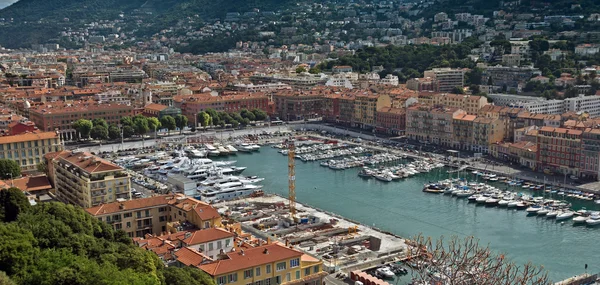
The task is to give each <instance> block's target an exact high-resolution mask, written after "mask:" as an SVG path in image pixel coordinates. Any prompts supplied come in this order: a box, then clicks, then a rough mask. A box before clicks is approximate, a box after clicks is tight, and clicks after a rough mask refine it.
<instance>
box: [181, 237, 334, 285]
mask: <svg viewBox="0 0 600 285" xmlns="http://www.w3.org/2000/svg"><path fill="white" fill-rule="evenodd" d="M175 255H177V252H176V253H175ZM221 258H222V259H219V260H216V261H214V262H209V263H204V264H200V263H195V262H188V261H185V260H183V262H182V260H180V259H179V258H178V261H180V262H182V263H183V264H187V265H189V264H194V263H195V264H198V265H196V266H197V267H198V268H200V269H201V270H203V271H204V272H206V273H208V274H209V275H210V276H211V277H212V278H214V280H215V282H216V284H217V285H225V284H228V285H247V284H254V285H278V284H285V285H295V284H298V285H300V284H306V285H320V284H322V282H323V277H324V276H325V275H327V273H325V272H323V271H322V267H323V266H322V265H323V262H322V261H320V260H318V259H316V258H314V257H312V256H310V255H308V254H305V253H303V252H301V251H299V250H296V249H294V248H291V247H286V246H284V245H282V244H279V243H271V244H267V245H263V246H259V247H255V248H249V249H239V250H237V251H234V252H229V253H226V254H223V255H222V256H221ZM184 259H185V257H184Z"/></svg>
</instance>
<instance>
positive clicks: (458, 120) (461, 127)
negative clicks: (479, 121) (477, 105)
mask: <svg viewBox="0 0 600 285" xmlns="http://www.w3.org/2000/svg"><path fill="white" fill-rule="evenodd" d="M476 117H477V116H475V115H467V114H465V113H459V114H457V115H456V116H454V117H453V118H452V131H453V132H454V134H453V138H452V144H453V145H452V148H454V149H458V150H471V146H472V145H473V121H474V120H475V118H476Z"/></svg>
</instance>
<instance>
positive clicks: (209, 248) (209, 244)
mask: <svg viewBox="0 0 600 285" xmlns="http://www.w3.org/2000/svg"><path fill="white" fill-rule="evenodd" d="M213 249H214V247H213V243H212V242H209V243H208V250H213Z"/></svg>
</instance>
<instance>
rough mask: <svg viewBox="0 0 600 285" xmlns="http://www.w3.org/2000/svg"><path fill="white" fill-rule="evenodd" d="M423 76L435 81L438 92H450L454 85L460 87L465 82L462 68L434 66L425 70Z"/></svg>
mask: <svg viewBox="0 0 600 285" xmlns="http://www.w3.org/2000/svg"><path fill="white" fill-rule="evenodd" d="M423 77H425V78H427V77H431V78H432V79H433V80H435V81H436V83H437V89H436V91H438V92H452V90H454V88H455V87H459V88H462V87H463V86H464V82H465V71H464V70H463V69H452V68H434V69H432V70H426V71H425V72H424V75H423Z"/></svg>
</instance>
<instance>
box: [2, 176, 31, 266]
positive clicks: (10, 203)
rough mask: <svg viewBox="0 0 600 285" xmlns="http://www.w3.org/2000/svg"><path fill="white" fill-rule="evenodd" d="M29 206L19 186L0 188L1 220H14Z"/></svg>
mask: <svg viewBox="0 0 600 285" xmlns="http://www.w3.org/2000/svg"><path fill="white" fill-rule="evenodd" d="M30 207H31V205H30V204H29V200H27V197H25V194H23V191H21V190H19V188H15V187H11V188H8V189H5V190H0V219H1V220H2V221H4V222H12V221H15V220H16V219H17V217H18V216H19V214H21V213H24V212H27V211H28V210H29V208H30ZM0 268H1V267H0Z"/></svg>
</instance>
